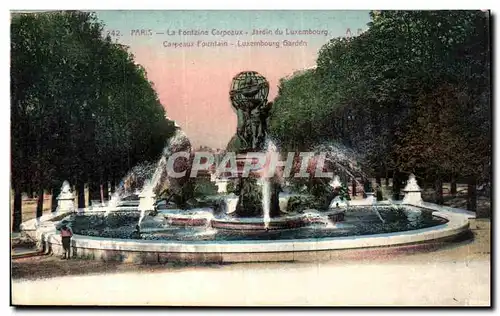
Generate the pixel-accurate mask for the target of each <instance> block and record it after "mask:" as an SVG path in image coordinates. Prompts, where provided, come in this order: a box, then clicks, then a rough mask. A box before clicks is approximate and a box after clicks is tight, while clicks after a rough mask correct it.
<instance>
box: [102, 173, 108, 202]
mask: <svg viewBox="0 0 500 316" xmlns="http://www.w3.org/2000/svg"><path fill="white" fill-rule="evenodd" d="M108 184H109V182H108V177H106V176H105V177H104V180H103V182H102V191H103V196H104V200H105V201H108V200H109V186H108Z"/></svg>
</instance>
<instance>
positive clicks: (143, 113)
mask: <svg viewBox="0 0 500 316" xmlns="http://www.w3.org/2000/svg"><path fill="white" fill-rule="evenodd" d="M102 34H103V25H102V23H100V22H99V21H97V19H96V17H95V15H94V14H92V13H86V12H78V11H62V12H50V13H30V14H13V16H12V21H11V122H12V124H11V126H12V132H11V133H12V138H11V142H12V168H11V169H12V184H13V188H14V190H15V191H16V192H22V191H25V190H26V188H27V187H36V188H40V189H42V190H43V189H48V188H52V187H58V186H60V185H61V183H62V181H63V180H69V181H70V182H71V183H73V184H75V183H82V184H83V183H89V182H90V183H103V182H106V181H108V180H112V179H119V178H121V177H122V176H124V175H125V174H126V173H127V171H128V170H129V169H130V168H131V167H133V166H134V165H136V164H137V163H138V162H141V161H146V160H149V161H151V160H155V159H157V157H158V156H159V154H160V153H161V150H162V148H163V145H164V144H165V142H166V140H167V138H168V137H170V136H171V135H172V134H173V131H174V126H173V124H171V122H169V121H167V120H166V119H165V111H164V108H163V106H162V105H161V103H160V101H159V99H158V96H157V94H156V92H155V90H154V89H153V87H152V84H151V82H149V81H148V79H147V75H146V71H145V70H144V68H142V67H141V66H140V65H137V64H135V62H134V56H133V55H132V54H131V53H130V52H129V51H128V50H127V48H126V47H124V46H122V45H119V44H116V43H113V42H112V41H111V39H110V38H109V37H107V38H104V37H103V36H102ZM80 189H81V188H80ZM82 194H83V193H82ZM16 196H17V195H16ZM19 196H20V194H19ZM15 212H16V214H17V215H16V218H15V223H14V227H15V228H16V227H18V225H19V221H20V210H19V208H18V209H15ZM38 215H41V214H38Z"/></svg>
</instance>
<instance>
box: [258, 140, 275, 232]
mask: <svg viewBox="0 0 500 316" xmlns="http://www.w3.org/2000/svg"><path fill="white" fill-rule="evenodd" d="M277 153H278V148H277V147H276V145H275V144H274V142H273V141H272V140H271V139H268V140H267V152H266V161H268V162H269V161H270V158H271V157H272V156H273V155H277ZM268 166H269V165H268ZM268 168H269V167H266V168H264V174H263V176H262V177H261V178H260V182H261V184H262V186H261V187H262V211H263V215H264V227H265V228H266V229H268V228H269V222H270V221H271V216H270V213H271V180H270V177H269V172H271V171H270V170H268ZM271 174H274V170H273V171H272V172H271Z"/></svg>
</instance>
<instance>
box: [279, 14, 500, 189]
mask: <svg viewBox="0 0 500 316" xmlns="http://www.w3.org/2000/svg"><path fill="white" fill-rule="evenodd" d="M489 23H490V22H489V13H488V12H482V11H381V12H380V11H373V12H371V21H370V23H369V25H368V26H369V29H368V30H367V31H366V32H364V33H362V34H360V35H359V36H356V37H352V38H334V39H331V40H330V41H329V42H328V43H326V44H325V45H324V46H323V47H322V48H321V49H320V51H319V53H318V58H317V62H316V68H315V69H311V70H307V71H305V72H303V73H300V74H297V75H295V76H292V77H291V78H285V79H283V80H282V82H281V85H280V90H279V93H278V96H277V97H276V100H275V102H274V108H273V111H272V117H271V130H272V133H273V134H274V136H275V137H276V138H278V139H279V140H280V142H281V143H282V147H283V148H284V149H290V148H295V149H298V150H299V149H304V148H312V147H313V146H315V145H316V144H321V143H323V142H324V141H325V140H336V141H338V142H341V143H344V144H346V145H348V146H350V147H352V148H353V149H355V150H356V151H357V152H358V153H359V155H360V156H361V157H362V158H364V163H365V164H366V165H368V171H370V172H371V174H372V176H378V177H379V176H380V175H381V174H387V173H388V172H392V173H394V174H395V177H397V174H405V173H406V174H408V173H410V172H415V173H416V174H417V176H419V177H422V178H426V179H429V180H436V179H438V178H439V179H440V180H443V179H449V178H450V177H462V178H474V179H478V180H480V181H482V182H483V183H485V182H489V181H490V180H489V177H490V174H491V170H490V165H491V128H492V127H491V117H490V110H491V108H490V48H489V47H490V43H489Z"/></svg>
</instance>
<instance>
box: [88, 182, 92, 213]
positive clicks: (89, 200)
mask: <svg viewBox="0 0 500 316" xmlns="http://www.w3.org/2000/svg"><path fill="white" fill-rule="evenodd" d="M87 188H88V191H87V204H88V206H89V207H90V206H92V183H88V184H87Z"/></svg>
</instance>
